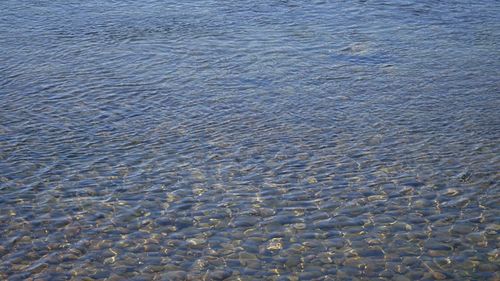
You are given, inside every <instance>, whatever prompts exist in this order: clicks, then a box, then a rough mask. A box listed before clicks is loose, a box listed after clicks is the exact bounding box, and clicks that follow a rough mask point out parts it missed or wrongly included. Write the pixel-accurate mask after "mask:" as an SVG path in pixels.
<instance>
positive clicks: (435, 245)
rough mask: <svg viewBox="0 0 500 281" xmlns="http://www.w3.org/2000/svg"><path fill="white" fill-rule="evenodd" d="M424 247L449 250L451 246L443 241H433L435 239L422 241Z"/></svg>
mask: <svg viewBox="0 0 500 281" xmlns="http://www.w3.org/2000/svg"><path fill="white" fill-rule="evenodd" d="M424 247H425V248H426V249H428V250H434V251H451V250H453V248H452V247H451V246H450V245H448V244H444V243H440V242H435V241H427V242H425V243H424Z"/></svg>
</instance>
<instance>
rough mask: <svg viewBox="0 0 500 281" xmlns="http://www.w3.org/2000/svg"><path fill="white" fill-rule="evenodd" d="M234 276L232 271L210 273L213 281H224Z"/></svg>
mask: <svg viewBox="0 0 500 281" xmlns="http://www.w3.org/2000/svg"><path fill="white" fill-rule="evenodd" d="M232 274H233V271H232V270H231V269H226V270H214V271H212V272H210V274H209V278H210V279H211V280H224V279H226V278H229V277H230V276H231V275H232Z"/></svg>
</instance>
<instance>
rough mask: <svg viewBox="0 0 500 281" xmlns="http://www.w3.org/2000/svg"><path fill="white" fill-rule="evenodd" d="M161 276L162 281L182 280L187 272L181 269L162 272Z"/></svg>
mask: <svg viewBox="0 0 500 281" xmlns="http://www.w3.org/2000/svg"><path fill="white" fill-rule="evenodd" d="M161 277H162V280H164V281H184V280H186V277H187V273H186V272H185V271H181V270H177V271H170V272H165V273H163V274H162V276H161Z"/></svg>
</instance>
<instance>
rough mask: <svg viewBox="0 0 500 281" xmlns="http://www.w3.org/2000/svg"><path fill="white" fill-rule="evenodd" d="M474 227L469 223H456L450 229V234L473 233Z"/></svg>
mask: <svg viewBox="0 0 500 281" xmlns="http://www.w3.org/2000/svg"><path fill="white" fill-rule="evenodd" d="M474 228H475V226H474V225H473V224H470V223H457V224H455V225H453V226H452V227H451V230H450V232H451V233H455V234H468V233H471V232H473V231H474Z"/></svg>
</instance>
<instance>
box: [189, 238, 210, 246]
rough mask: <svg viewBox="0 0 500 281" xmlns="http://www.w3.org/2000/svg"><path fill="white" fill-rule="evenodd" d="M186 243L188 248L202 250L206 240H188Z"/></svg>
mask: <svg viewBox="0 0 500 281" xmlns="http://www.w3.org/2000/svg"><path fill="white" fill-rule="evenodd" d="M186 242H187V244H188V246H189V247H190V248H203V247H204V246H205V244H206V243H207V240H206V239H203V238H190V239H187V240H186Z"/></svg>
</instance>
